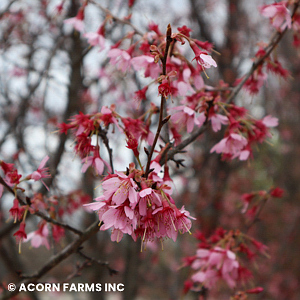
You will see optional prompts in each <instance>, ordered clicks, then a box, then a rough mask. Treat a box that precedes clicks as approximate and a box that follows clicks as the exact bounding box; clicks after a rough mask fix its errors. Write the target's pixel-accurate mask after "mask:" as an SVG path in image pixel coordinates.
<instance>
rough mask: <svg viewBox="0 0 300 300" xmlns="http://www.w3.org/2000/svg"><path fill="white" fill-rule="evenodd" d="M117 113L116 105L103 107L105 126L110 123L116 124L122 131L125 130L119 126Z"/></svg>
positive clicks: (102, 117) (102, 118) (102, 119)
mask: <svg viewBox="0 0 300 300" xmlns="http://www.w3.org/2000/svg"><path fill="white" fill-rule="evenodd" d="M115 116H116V114H115V112H114V107H113V106H111V108H108V107H107V106H102V107H101V118H100V119H101V121H102V122H103V123H104V125H105V126H108V125H109V124H115V125H116V126H117V127H118V129H119V130H120V132H123V130H122V129H121V127H120V126H119V123H118V120H117V119H116V117H115Z"/></svg>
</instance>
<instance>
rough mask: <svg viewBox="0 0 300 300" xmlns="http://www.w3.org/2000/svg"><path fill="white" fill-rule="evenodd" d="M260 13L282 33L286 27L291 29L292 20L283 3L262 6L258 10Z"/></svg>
mask: <svg viewBox="0 0 300 300" xmlns="http://www.w3.org/2000/svg"><path fill="white" fill-rule="evenodd" d="M260 13H261V14H262V15H263V16H264V17H266V18H269V19H270V21H271V24H272V25H273V26H274V27H275V28H276V29H277V30H278V31H283V30H284V29H285V28H286V27H288V28H291V26H292V18H291V14H290V12H289V10H288V9H287V8H286V5H285V2H279V3H273V4H270V5H264V6H262V7H261V8H260Z"/></svg>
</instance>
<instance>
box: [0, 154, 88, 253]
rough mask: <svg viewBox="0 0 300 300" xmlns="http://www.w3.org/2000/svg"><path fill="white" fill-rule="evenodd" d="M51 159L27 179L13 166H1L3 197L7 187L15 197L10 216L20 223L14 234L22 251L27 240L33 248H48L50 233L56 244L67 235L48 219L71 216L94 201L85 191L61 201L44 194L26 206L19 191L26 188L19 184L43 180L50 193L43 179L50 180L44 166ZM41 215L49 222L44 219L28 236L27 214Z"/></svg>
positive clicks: (35, 195)
mask: <svg viewBox="0 0 300 300" xmlns="http://www.w3.org/2000/svg"><path fill="white" fill-rule="evenodd" d="M48 160H49V157H48V156H46V157H45V158H44V159H43V160H42V161H41V163H40V165H39V166H38V168H37V170H36V171H34V172H32V173H31V174H29V175H27V176H25V177H22V175H21V174H19V173H18V170H17V169H16V167H15V165H14V164H12V163H6V162H4V161H2V160H1V161H0V167H1V170H2V171H3V174H4V176H3V177H1V182H2V184H1V183H0V197H1V196H2V194H3V191H4V187H5V188H8V189H10V191H11V192H12V193H14V195H15V198H14V200H13V205H12V207H11V208H10V210H9V214H10V217H11V218H12V219H13V220H14V223H16V222H19V224H20V227H19V229H18V230H17V231H16V232H15V233H14V237H15V238H16V242H17V244H19V251H20V249H21V248H20V247H21V244H22V243H23V242H28V241H31V245H32V246H33V247H35V248H38V247H40V246H42V245H44V246H45V247H46V248H47V249H49V248H50V242H49V241H50V234H51V239H52V238H53V241H54V242H56V243H57V242H59V241H60V239H61V238H62V237H63V236H64V235H65V230H64V228H63V227H61V226H60V225H59V224H55V223H51V222H49V220H50V219H49V218H48V217H47V216H50V217H51V218H53V219H55V220H56V219H57V217H59V218H60V219H62V218H63V217H64V216H65V215H66V214H72V213H73V212H74V211H75V210H77V209H78V208H81V207H82V205H83V204H85V203H88V202H90V201H91V199H90V197H89V196H87V195H85V194H84V193H83V192H82V191H72V192H70V193H69V194H67V195H66V196H62V197H60V198H58V197H56V196H50V197H46V196H44V195H42V194H41V193H34V194H33V196H32V197H31V198H30V200H29V198H28V200H27V202H26V203H25V202H24V201H23V200H22V199H21V198H20V197H19V194H18V191H21V192H22V193H24V192H25V189H24V188H22V186H21V185H20V184H21V183H22V182H27V181H30V180H34V181H40V182H42V183H43V185H44V186H45V187H46V188H47V190H48V191H49V188H48V186H47V185H46V184H45V183H44V182H43V178H49V177H50V174H49V170H48V168H47V167H45V165H46V163H47V161H48ZM2 180H3V181H2ZM38 212H45V213H46V214H45V215H43V216H46V217H47V220H45V219H44V220H41V221H40V222H39V224H38V229H37V230H35V231H33V232H30V233H29V234H28V235H27V233H26V230H25V228H26V218H27V215H28V213H31V214H36V213H38Z"/></svg>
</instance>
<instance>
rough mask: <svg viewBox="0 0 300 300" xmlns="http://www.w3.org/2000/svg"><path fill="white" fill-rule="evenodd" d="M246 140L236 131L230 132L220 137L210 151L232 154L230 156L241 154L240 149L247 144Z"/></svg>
mask: <svg viewBox="0 0 300 300" xmlns="http://www.w3.org/2000/svg"><path fill="white" fill-rule="evenodd" d="M247 143H248V141H247V139H246V138H245V137H243V136H241V135H240V134H237V133H230V134H229V135H228V136H227V137H226V138H224V139H222V140H221V141H220V142H219V143H217V144H216V145H215V146H214V147H213V148H212V149H211V150H210V153H212V152H214V151H215V152H216V153H224V154H229V155H232V158H235V157H238V156H239V155H241V151H242V150H243V148H244V147H245V146H246V145H247Z"/></svg>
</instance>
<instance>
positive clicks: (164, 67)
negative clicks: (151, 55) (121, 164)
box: [145, 24, 172, 178]
mask: <svg viewBox="0 0 300 300" xmlns="http://www.w3.org/2000/svg"><path fill="white" fill-rule="evenodd" d="M171 34H172V30H171V25H170V24H169V25H168V28H167V34H166V48H165V53H164V57H163V58H162V75H167V58H168V53H169V47H170V44H171V42H172V38H171ZM165 101H166V98H165V97H164V96H163V95H161V100H160V111H159V122H158V126H157V130H156V134H155V138H154V141H153V144H152V147H151V150H150V153H149V155H148V161H147V166H146V171H145V177H146V178H147V177H148V173H149V170H150V163H151V158H152V155H153V152H154V149H155V146H156V143H157V141H158V138H159V135H160V131H161V129H162V127H163V125H164V122H163V117H164V103H165Z"/></svg>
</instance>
